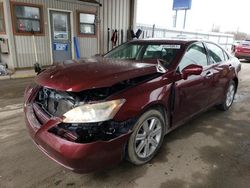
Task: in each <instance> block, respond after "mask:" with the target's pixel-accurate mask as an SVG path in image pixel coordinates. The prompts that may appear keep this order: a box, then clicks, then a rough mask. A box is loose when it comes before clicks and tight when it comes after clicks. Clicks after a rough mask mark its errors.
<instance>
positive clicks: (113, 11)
mask: <svg viewBox="0 0 250 188" xmlns="http://www.w3.org/2000/svg"><path fill="white" fill-rule="evenodd" d="M99 2H100V3H101V4H102V5H103V6H102V7H101V11H100V19H101V24H100V26H101V29H100V30H101V32H102V33H101V53H106V52H107V45H108V43H109V46H110V48H109V50H111V46H112V44H111V41H110V40H109V42H108V41H107V37H108V28H110V39H111V36H112V31H114V30H115V29H117V30H118V31H119V33H118V37H119V40H118V44H120V42H119V41H121V29H123V31H124V39H123V42H126V39H127V31H128V29H129V27H130V23H129V21H130V0H100V1H99Z"/></svg>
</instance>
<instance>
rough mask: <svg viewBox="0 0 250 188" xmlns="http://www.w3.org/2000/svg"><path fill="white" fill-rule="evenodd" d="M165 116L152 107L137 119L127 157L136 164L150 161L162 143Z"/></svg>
mask: <svg viewBox="0 0 250 188" xmlns="http://www.w3.org/2000/svg"><path fill="white" fill-rule="evenodd" d="M165 124H166V123H165V118H164V116H163V114H162V113H161V112H160V111H159V110H156V109H150V110H148V111H146V112H145V113H144V114H142V115H141V116H140V118H139V119H138V120H137V122H136V124H135V126H134V128H133V133H132V134H131V136H130V138H129V141H128V145H127V159H128V161H130V162H131V163H133V164H135V165H142V164H145V163H147V162H149V161H150V160H151V159H152V158H153V157H154V156H155V154H156V153H157V151H158V150H159V148H160V147H161V145H162V142H163V139H164V135H165V127H166V126H165Z"/></svg>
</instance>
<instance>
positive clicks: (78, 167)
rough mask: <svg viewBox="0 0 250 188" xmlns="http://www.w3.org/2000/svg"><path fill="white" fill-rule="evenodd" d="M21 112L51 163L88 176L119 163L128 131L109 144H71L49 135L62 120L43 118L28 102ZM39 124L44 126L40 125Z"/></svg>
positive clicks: (102, 142)
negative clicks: (54, 162)
mask: <svg viewBox="0 0 250 188" xmlns="http://www.w3.org/2000/svg"><path fill="white" fill-rule="evenodd" d="M24 112H25V120H26V125H27V128H28V130H29V133H30V136H31V137H32V139H33V141H34V142H35V144H36V145H37V147H38V148H39V149H40V150H41V151H42V152H43V153H45V154H46V155H47V156H48V157H50V158H51V159H52V160H54V161H56V162H57V163H59V164H60V165H62V166H64V167H65V168H68V169H70V170H72V171H75V172H80V173H87V172H91V171H95V170H98V169H101V168H105V167H110V166H112V165H115V164H117V163H119V162H120V161H121V160H122V158H123V152H124V147H125V143H126V142H127V140H128V138H129V136H130V134H131V132H128V133H126V134H123V135H121V136H119V137H117V138H115V139H112V140H109V141H96V142H92V143H87V144H81V143H75V142H70V141H67V140H65V139H63V138H60V137H58V136H56V135H54V134H52V133H49V132H48V130H49V129H50V128H51V127H54V126H56V125H58V124H59V123H61V122H62V119H60V118H49V117H46V116H45V115H44V114H42V113H41V112H37V111H34V105H33V104H32V103H27V102H26V103H25V107H24ZM37 115H40V118H37ZM38 119H39V120H40V121H39V120H38ZM41 119H42V121H41ZM40 122H45V123H44V124H43V125H41V124H40Z"/></svg>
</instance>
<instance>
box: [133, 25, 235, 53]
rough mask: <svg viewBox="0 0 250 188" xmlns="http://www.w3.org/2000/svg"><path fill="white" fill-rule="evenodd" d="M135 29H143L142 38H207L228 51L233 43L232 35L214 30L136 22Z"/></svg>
mask: <svg viewBox="0 0 250 188" xmlns="http://www.w3.org/2000/svg"><path fill="white" fill-rule="evenodd" d="M136 28H137V29H141V30H142V31H143V33H142V38H193V39H203V40H209V41H212V42H215V43H218V44H220V45H221V46H222V47H223V48H224V49H226V50H228V51H230V50H231V47H232V45H233V43H234V36H233V35H230V34H224V33H216V32H200V31H188V30H178V29H163V28H158V27H155V25H153V26H149V25H145V24H137V27H136Z"/></svg>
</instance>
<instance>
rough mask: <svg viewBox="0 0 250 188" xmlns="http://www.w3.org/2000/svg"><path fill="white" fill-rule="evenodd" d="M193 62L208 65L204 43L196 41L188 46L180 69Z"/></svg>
mask: <svg viewBox="0 0 250 188" xmlns="http://www.w3.org/2000/svg"><path fill="white" fill-rule="evenodd" d="M191 64H196V65H201V66H203V67H204V66H207V55H206V50H205V48H204V46H203V44H202V43H195V44H193V45H192V46H190V47H189V48H188V50H187V51H186V53H185V54H184V56H183V58H182V60H181V62H180V64H179V67H178V69H179V71H180V72H181V71H182V70H183V69H184V68H185V67H186V66H188V65H191Z"/></svg>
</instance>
